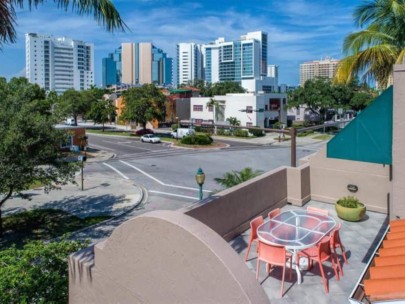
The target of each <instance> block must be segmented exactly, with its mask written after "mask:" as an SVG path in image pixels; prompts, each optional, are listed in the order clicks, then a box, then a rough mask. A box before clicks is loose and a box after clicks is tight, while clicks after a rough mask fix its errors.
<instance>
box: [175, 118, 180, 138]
mask: <svg viewBox="0 0 405 304" xmlns="http://www.w3.org/2000/svg"><path fill="white" fill-rule="evenodd" d="M176 121H177V129H176V140H177V141H178V140H179V128H180V125H179V118H178V117H176Z"/></svg>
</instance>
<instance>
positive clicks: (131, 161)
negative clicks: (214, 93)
mask: <svg viewBox="0 0 405 304" xmlns="http://www.w3.org/2000/svg"><path fill="white" fill-rule="evenodd" d="M229 143H230V144H233V145H232V146H230V147H229V148H227V149H215V150H193V149H181V148H173V147H171V146H170V144H168V143H161V144H150V143H141V142H140V141H139V139H138V140H137V139H135V138H127V137H123V138H120V137H111V136H99V135H93V134H89V146H90V147H91V148H97V149H101V150H106V151H109V152H112V153H115V154H116V155H117V156H116V158H113V159H110V160H108V161H105V162H96V163H91V164H88V165H86V168H85V174H86V173H97V174H106V175H108V176H111V178H123V179H129V180H132V181H134V183H136V184H140V185H142V186H144V187H145V188H146V189H147V190H148V192H149V200H150V202H151V203H153V204H156V205H157V206H158V208H160V209H165V208H162V207H164V205H170V206H171V207H176V209H177V208H178V207H180V206H185V205H187V204H190V203H193V202H195V201H196V200H197V197H198V186H197V184H196V181H195V174H196V171H197V169H198V168H202V169H203V170H204V172H205V174H206V181H205V184H204V196H208V195H209V194H210V193H211V192H215V191H219V190H221V189H222V187H221V186H220V185H219V184H217V183H216V182H215V180H214V178H216V177H222V176H223V174H224V173H225V172H229V171H232V170H237V171H239V170H241V169H243V168H245V167H251V168H252V169H254V170H261V171H269V170H272V169H275V168H277V167H280V166H282V165H289V163H290V149H289V147H281V146H277V147H274V146H268V145H267V146H262V145H252V144H246V143H236V142H232V143H231V142H229ZM323 145H324V143H319V144H313V145H310V146H305V147H298V148H297V159H299V158H302V157H304V156H307V155H308V154H312V153H314V152H316V151H318V150H319V149H320V148H321V147H322V146H323ZM117 191H119V189H117ZM170 206H166V207H170ZM171 207H170V209H172V208H171Z"/></svg>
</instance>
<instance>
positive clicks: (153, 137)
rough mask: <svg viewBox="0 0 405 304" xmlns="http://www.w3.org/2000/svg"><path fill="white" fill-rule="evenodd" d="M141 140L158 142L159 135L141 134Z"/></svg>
mask: <svg viewBox="0 0 405 304" xmlns="http://www.w3.org/2000/svg"><path fill="white" fill-rule="evenodd" d="M141 142H150V143H160V137H157V136H156V135H154V134H145V135H143V136H141Z"/></svg>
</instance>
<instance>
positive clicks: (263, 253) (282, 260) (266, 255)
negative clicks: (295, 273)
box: [256, 240, 292, 297]
mask: <svg viewBox="0 0 405 304" xmlns="http://www.w3.org/2000/svg"><path fill="white" fill-rule="evenodd" d="M260 261H263V262H265V263H267V265H266V269H267V273H270V268H271V266H281V267H283V277H282V280H281V291H280V297H282V296H283V290H284V279H285V264H286V263H287V262H288V261H289V262H290V281H291V269H292V255H291V253H289V252H287V251H286V250H285V247H281V246H274V245H269V244H266V243H263V242H261V241H260V240H259V247H258V251H257V265H256V280H257V279H258V278H259V265H260Z"/></svg>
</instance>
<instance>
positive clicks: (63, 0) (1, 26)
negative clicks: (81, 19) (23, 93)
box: [0, 0, 127, 48]
mask: <svg viewBox="0 0 405 304" xmlns="http://www.w3.org/2000/svg"><path fill="white" fill-rule="evenodd" d="M45 2H46V1H45V0H35V1H34V0H27V1H25V0H13V1H1V2H0V20H1V22H0V48H2V46H3V44H4V43H14V42H15V41H16V38H17V33H16V30H15V25H16V24H17V15H16V12H15V9H16V8H19V9H22V8H23V7H24V4H26V5H27V6H28V8H29V10H31V9H32V8H35V9H37V8H38V6H39V5H40V4H43V3H45ZM53 2H54V3H56V4H57V7H58V8H59V9H62V10H65V11H67V10H68V8H69V7H71V9H72V11H74V12H75V13H77V14H79V15H93V17H94V19H95V20H96V21H97V22H98V23H99V24H102V25H103V26H104V27H105V28H106V29H107V30H108V31H110V32H113V31H115V30H122V31H124V30H125V29H126V28H127V26H126V25H125V23H124V21H123V20H122V19H121V16H120V14H119V13H118V11H117V10H116V8H115V7H114V5H113V4H112V2H111V1H110V0H89V1H78V0H71V1H69V0H53Z"/></svg>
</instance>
